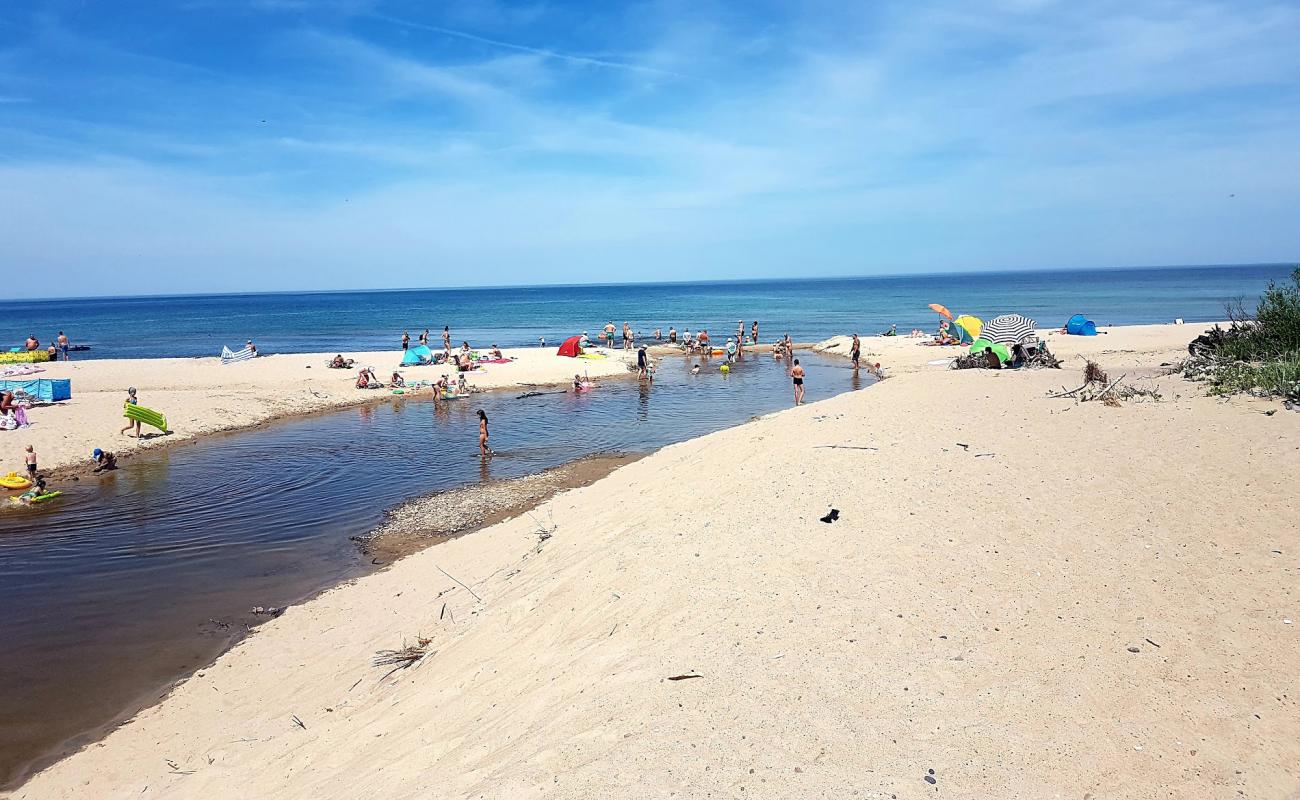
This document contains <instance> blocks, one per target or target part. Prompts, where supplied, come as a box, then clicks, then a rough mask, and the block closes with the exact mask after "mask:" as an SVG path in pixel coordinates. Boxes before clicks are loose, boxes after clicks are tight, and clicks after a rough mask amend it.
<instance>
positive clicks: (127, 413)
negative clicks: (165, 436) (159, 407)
mask: <svg viewBox="0 0 1300 800" xmlns="http://www.w3.org/2000/svg"><path fill="white" fill-rule="evenodd" d="M122 416H124V417H126V418H127V419H129V420H132V421H134V422H143V423H144V424H145V425H148V426H149V427H151V428H157V429H158V430H160V431H162V432H163V433H166V432H167V418H166V417H164V416H163V415H162V414H159V413H158V412H157V411H153V410H151V409H148V408H145V407H144V406H141V405H136V404H135V403H127V404H126V406H125V408H123V409H122Z"/></svg>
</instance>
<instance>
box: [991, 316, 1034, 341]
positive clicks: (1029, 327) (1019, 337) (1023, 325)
mask: <svg viewBox="0 0 1300 800" xmlns="http://www.w3.org/2000/svg"><path fill="white" fill-rule="evenodd" d="M980 335H981V336H982V337H983V338H985V339H988V340H989V341H990V342H1002V343H1003V344H1020V343H1021V342H1023V341H1025V340H1026V339H1029V338H1031V337H1033V336H1034V321H1033V320H1032V319H1030V318H1029V317H1022V316H1020V315H1019V314H1003V315H1002V316H1000V317H994V318H993V319H991V320H989V321H988V322H986V323H984V329H983V331H982V333H981V334H980Z"/></svg>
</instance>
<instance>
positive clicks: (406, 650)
mask: <svg viewBox="0 0 1300 800" xmlns="http://www.w3.org/2000/svg"><path fill="white" fill-rule="evenodd" d="M431 641H432V640H431V639H426V638H424V637H421V638H419V639H416V642H415V644H414V645H405V646H403V647H402V648H401V649H398V650H378V651H376V652H375V657H374V660H373V661H372V662H371V664H372V665H374V666H376V667H389V666H391V667H392V669H390V670H389V671H388V672H386V673H384V676H383V678H380V679H379V680H381V681H382V680H383V679H384V678H387V677H388V676H389V675H392V674H393V673H394V672H397V671H398V670H403V669H406V668H407V667H410V666H413V665H416V664H419V663H420V661H422V660H423V659H424V658H425V657H427V656H431V655H433V654H434V653H436V652H438V651H437V650H434V651H430V650H429V643H430V642H431Z"/></svg>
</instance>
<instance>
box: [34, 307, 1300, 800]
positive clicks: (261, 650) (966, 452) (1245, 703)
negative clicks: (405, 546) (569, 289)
mask: <svg viewBox="0 0 1300 800" xmlns="http://www.w3.org/2000/svg"><path fill="white" fill-rule="evenodd" d="M1197 332H1199V329H1198V328H1192V327H1186V328H1174V327H1172V326H1166V327H1165V333H1164V334H1163V336H1164V338H1163V339H1160V336H1158V335H1157V334H1156V333H1152V332H1150V331H1143V330H1142V329H1138V330H1136V331H1132V332H1130V331H1125V330H1120V329H1116V330H1115V331H1114V332H1113V333H1112V334H1111V335H1109V336H1106V337H1098V340H1089V341H1086V342H1085V341H1081V340H1073V341H1061V337H1057V339H1058V341H1054V342H1053V345H1054V347H1055V349H1056V350H1057V352H1058V353H1060V354H1062V355H1069V353H1068V352H1065V351H1067V348H1070V347H1089V348H1097V353H1096V357H1097V358H1098V359H1099V360H1100V361H1101V364H1102V366H1103V367H1105V368H1106V369H1108V370H1110V371H1111V373H1112V376H1114V375H1116V374H1117V373H1123V372H1127V373H1128V374H1129V376H1130V378H1131V379H1133V380H1135V381H1137V382H1138V385H1140V386H1143V387H1153V388H1157V389H1158V390H1159V391H1160V392H1161V393H1162V394H1163V400H1162V401H1160V402H1146V403H1136V402H1127V403H1125V404H1124V405H1123V406H1122V407H1119V408H1110V407H1106V406H1105V405H1103V404H1102V403H1100V402H1092V403H1082V404H1077V403H1075V402H1074V401H1072V400H1069V399H1053V398H1049V397H1048V396H1047V394H1048V392H1049V391H1052V390H1059V389H1060V387H1061V386H1062V385H1065V386H1067V388H1073V387H1074V386H1077V385H1078V384H1079V382H1080V378H1079V375H1080V369H1079V365H1081V362H1079V364H1076V363H1074V362H1078V359H1068V360H1067V363H1069V367H1068V368H1067V369H1065V370H1059V371H1058V370H1041V371H1019V372H1005V371H1004V372H990V371H984V370H966V371H946V370H942V369H939V368H937V367H935V368H922V367H921V366H919V365H924V364H925V361H926V360H928V359H927V358H925V357H922V356H916V357H915V358H914V359H913V360H914V361H915V365H914V368H913V369H911V371H908V370H907V369H902V368H896V369H894V370H893V373H894V377H891V378H889V379H887V380H885V381H884V382H882V383H881V384H879V385H878V386H873V387H871V388H869V389H866V390H864V391H861V392H857V393H853V394H846V395H841V396H839V397H836V398H833V399H830V400H827V401H824V402H820V403H816V404H812V405H808V406H804V407H802V408H797V409H790V410H787V411H784V412H781V413H778V414H773V415H769V416H767V417H764V418H761V419H759V420H756V421H754V422H751V423H749V424H747V425H743V426H741V427H738V428H734V429H731V430H726V431H722V432H719V433H716V434H713V435H710V436H706V437H703V438H700V439H696V440H693V441H689V442H685V443H682V444H678V445H673V446H670V447H667V448H664V449H663V450H661V451H659V452H658V453H656V454H654V455H651V456H650V457H648V458H645V459H643V460H640V461H637V462H636V463H633V464H631V465H629V466H626V467H624V468H622V469H620V470H618V471H616V472H615V473H613V474H612V475H611V476H610V477H608V478H605V479H603V480H601V481H598V482H597V483H595V484H593V485H591V486H589V487H586V488H582V489H577V490H574V491H570V492H567V493H564V494H561V495H559V496H557V497H555V498H554V499H552V500H550V501H548V503H546V504H545V505H544V506H543V507H542V508H541V509H540V510H539V512H540V513H537V512H535V514H534V516H537V517H539V518H541V519H542V520H544V521H545V522H546V523H547V524H548V525H549V524H552V523H553V525H554V531H553V535H551V536H550V538H548V539H546V540H545V541H541V537H539V536H538V535H537V530H538V525H537V523H536V521H535V520H533V519H530V518H528V517H522V518H519V519H515V520H510V521H506V522H503V523H500V524H497V525H495V526H492V527H490V528H487V529H485V530H483V531H481V532H479V533H475V534H473V535H471V536H467V537H464V538H460V539H456V540H453V541H450V542H447V543H445V544H441V545H438V546H436V547H433V548H430V549H427V550H424V551H421V552H419V553H416V554H414V555H412V556H410V557H408V558H406V559H403V560H401V561H399V562H397V563H396V564H395V565H393V566H392V567H391V568H390V569H387V570H385V571H383V572H380V573H376V574H373V575H370V576H367V577H364V578H362V579H360V580H358V581H356V582H355V583H352V584H349V585H345V586H342V587H339V588H337V589H334V590H332V591H329V592H327V593H325V594H324V595H322V596H320V597H319V598H317V599H315V600H312V601H311V602H308V603H306V604H304V605H302V606H298V607H294V608H291V609H289V610H288V611H287V612H286V613H285V614H284V615H283V616H282V617H280V618H278V619H275V620H273V621H271V622H268V623H267V624H265V625H263V626H262V627H260V628H258V629H257V630H256V632H255V633H254V635H253V636H251V637H250V638H249V639H248V640H246V641H245V642H243V643H242V644H240V645H239V646H237V647H236V648H235V649H234V650H233V651H231V652H230V653H227V654H226V655H224V656H222V657H221V658H220V659H219V660H218V661H217V662H216V663H214V664H213V665H211V666H209V667H207V668H205V669H204V670H202V671H200V672H198V673H196V674H195V675H194V676H193V677H191V678H190V679H189V680H187V681H186V682H184V683H182V684H181V685H179V686H178V687H177V688H176V690H175V691H174V692H173V694H172V695H171V696H170V697H169V698H167V699H166V700H164V701H163V702H162V703H161V704H159V705H158V706H156V707H154V708H151V709H149V710H147V711H145V712H142V713H141V714H140V715H139V716H138V718H137V719H135V720H134V721H133V722H131V723H129V724H127V725H125V726H123V727H122V728H119V729H118V730H116V731H115V732H113V733H112V734H110V735H109V736H108V737H107V738H106V739H105V740H104V741H103V742H102V743H100V744H96V745H91V746H89V747H87V748H86V749H85V750H83V751H81V752H80V753H77V754H75V755H73V756H71V757H69V758H68V759H65V760H64V761H62V762H60V763H58V764H56V765H54V766H52V767H50V768H49V769H47V770H46V771H44V772H43V773H41V774H39V775H37V776H36V777H34V778H33V779H32V780H31V781H30V782H28V784H27V785H26V786H24V787H23V788H21V789H19V790H17V791H16V792H14V793H13V795H12V796H13V797H15V798H24V799H27V798H31V799H33V800H35V799H36V798H40V799H41V800H45V799H46V798H85V797H94V798H125V797H142V798H160V797H167V798H215V797H250V798H252V797H256V798H272V797H274V798H304V799H306V798H353V797H357V796H361V795H364V796H367V797H381V798H394V799H396V798H434V797H437V798H442V797H446V798H462V797H487V798H530V797H555V798H628V799H629V800H630V799H631V798H648V797H656V798H657V797H687V798H697V797H725V798H743V797H763V798H805V797H828V798H846V797H863V798H891V797H894V796H897V797H898V798H919V797H930V796H948V797H971V798H983V797H996V798H1011V797H1021V798H1056V797H1064V798H1087V797H1092V798H1098V799H1099V800H1100V798H1110V797H1123V798H1167V797H1175V798H1183V797H1187V798H1236V797H1243V796H1244V797H1253V798H1285V797H1294V796H1296V793H1297V792H1300V766H1298V765H1300V709H1298V708H1297V698H1300V678H1298V677H1297V676H1298V675H1300V670H1298V669H1297V665H1298V664H1300V639H1297V625H1295V624H1287V622H1286V621H1287V620H1296V619H1297V618H1298V617H1300V602H1298V601H1300V598H1298V597H1297V586H1300V581H1298V580H1297V578H1300V569H1298V566H1300V561H1298V560H1297V555H1298V554H1300V534H1298V533H1297V531H1298V530H1300V508H1298V507H1297V492H1296V477H1295V476H1296V475H1297V474H1300V427H1298V422H1300V415H1296V414H1293V413H1290V412H1284V411H1280V410H1279V411H1277V413H1275V414H1272V415H1266V414H1265V413H1262V412H1264V411H1268V410H1274V409H1277V408H1278V406H1277V405H1276V404H1275V403H1265V402H1262V401H1255V400H1250V399H1244V398H1239V399H1233V400H1231V401H1226V402H1225V401H1222V400H1218V399H1214V398H1209V397H1205V396H1204V395H1203V393H1202V391H1203V390H1202V388H1201V387H1199V386H1196V385H1193V384H1189V383H1186V382H1184V381H1182V380H1181V379H1179V378H1177V377H1169V376H1161V374H1160V373H1161V370H1159V369H1158V367H1157V366H1156V365H1158V364H1159V363H1161V361H1165V360H1172V359H1174V358H1176V357H1177V356H1178V355H1179V351H1181V350H1183V348H1185V345H1186V342H1187V341H1188V340H1189V339H1190V338H1191V337H1192V336H1194V335H1195V334H1196V333H1197ZM1157 340H1160V342H1163V345H1161V344H1160V342H1158V341H1157ZM865 341H866V342H867V343H868V344H867V346H868V347H869V348H876V347H878V346H880V345H879V343H880V340H876V339H872V340H865ZM912 344H914V342H913V343H912ZM907 347H908V344H907V340H897V341H892V342H888V343H887V345H884V346H882V347H881V352H882V353H884V352H891V353H892V352H897V353H899V354H901V355H900V356H899V360H905V359H907V358H910V357H911V354H910V352H909V351H907V350H906V349H905V348H907ZM885 348H888V349H885ZM917 349H918V350H923V351H924V353H923V355H924V356H927V357H928V358H938V357H939V354H936V355H933V356H931V355H929V354H930V353H931V352H934V350H932V349H931V348H917ZM936 350H937V349H936ZM1103 350H1104V352H1103ZM832 352H833V351H832ZM889 366H891V365H889V364H888V363H887V367H889ZM893 366H895V367H897V363H896V364H895V365H893ZM860 448H869V449H860ZM832 506H833V507H834V508H836V509H838V510H839V512H840V516H839V519H838V521H836V522H834V523H833V524H825V523H822V522H819V521H818V518H819V517H821V516H822V515H823V514H826V513H827V510H828V509H829V508H830V507H832ZM452 576H454V577H452ZM462 584H463V585H462ZM419 637H427V638H428V640H429V642H428V650H429V652H430V653H431V655H430V656H428V657H427V658H426V659H424V660H423V661H422V662H421V663H420V664H419V665H418V666H416V667H411V668H409V669H407V670H404V671H399V672H396V673H394V674H393V675H391V676H390V677H387V678H383V676H384V674H385V673H386V672H387V670H388V668H386V667H385V668H379V667H375V666H372V664H371V659H372V658H373V656H374V654H375V652H376V651H378V650H381V649H390V648H398V647H401V646H402V645H403V644H414V643H415V642H416V641H417V639H418V638H419ZM679 676H688V677H685V678H683V679H680V680H673V678H676V677H679ZM689 676H698V677H689ZM381 678H382V679H381ZM87 680H88V681H91V680H93V675H91V674H90V673H88V675H87ZM299 723H301V724H299Z"/></svg>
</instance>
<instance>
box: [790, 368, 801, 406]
mask: <svg viewBox="0 0 1300 800" xmlns="http://www.w3.org/2000/svg"><path fill="white" fill-rule="evenodd" d="M790 377H791V378H793V379H794V404H795V405H797V406H801V405H803V367H801V366H799V359H797V358H796V359H795V360H794V366H792V367H791V368H790Z"/></svg>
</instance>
